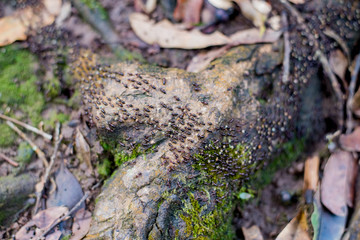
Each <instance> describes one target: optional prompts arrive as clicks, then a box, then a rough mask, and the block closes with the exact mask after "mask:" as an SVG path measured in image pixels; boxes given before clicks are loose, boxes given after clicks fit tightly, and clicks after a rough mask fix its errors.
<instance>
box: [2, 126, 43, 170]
mask: <svg viewBox="0 0 360 240" xmlns="http://www.w3.org/2000/svg"><path fill="white" fill-rule="evenodd" d="M6 124H7V125H9V127H11V128H12V129H13V130H14V131H15V132H16V133H17V134H19V136H20V137H22V138H23V139H24V140H25V141H27V142H28V143H29V144H30V146H31V148H32V149H33V150H34V152H35V153H36V154H37V155H38V157H39V158H40V159H41V161H42V162H43V164H44V167H48V166H49V163H48V162H47V160H46V157H45V154H44V152H43V151H41V150H40V148H39V147H38V146H36V145H35V143H33V141H31V140H30V139H29V138H28V137H27V136H26V135H25V134H24V133H23V132H22V131H21V130H20V129H19V128H17V127H16V126H15V125H14V124H13V123H12V122H10V121H9V120H7V121H6Z"/></svg>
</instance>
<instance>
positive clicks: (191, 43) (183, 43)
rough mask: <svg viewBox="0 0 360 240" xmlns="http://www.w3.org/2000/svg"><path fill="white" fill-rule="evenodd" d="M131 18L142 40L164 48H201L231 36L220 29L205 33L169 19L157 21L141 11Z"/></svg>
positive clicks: (223, 42)
mask: <svg viewBox="0 0 360 240" xmlns="http://www.w3.org/2000/svg"><path fill="white" fill-rule="evenodd" d="M129 19H130V25H131V28H132V29H133V30H134V32H135V34H136V35H137V36H138V37H139V38H140V39H141V40H143V41H144V42H146V43H147V44H158V45H159V46H160V47H163V48H182V49H201V48H206V47H209V46H218V45H224V44H227V43H228V42H229V38H228V37H226V36H225V35H224V34H222V33H220V32H218V31H216V32H214V33H212V34H203V33H201V32H200V31H199V30H197V29H194V30H192V31H186V30H182V29H179V28H177V27H176V25H174V24H172V23H171V22H169V21H168V20H162V21H160V22H158V23H155V22H154V21H153V20H150V19H149V17H148V16H146V15H144V14H141V13H132V14H131V15H130V17H129Z"/></svg>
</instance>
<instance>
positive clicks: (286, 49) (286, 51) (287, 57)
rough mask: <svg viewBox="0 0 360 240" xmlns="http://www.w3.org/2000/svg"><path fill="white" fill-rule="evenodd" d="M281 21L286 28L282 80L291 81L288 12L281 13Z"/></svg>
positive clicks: (284, 81)
mask: <svg viewBox="0 0 360 240" xmlns="http://www.w3.org/2000/svg"><path fill="white" fill-rule="evenodd" d="M281 21H282V25H283V28H285V30H284V60H283V68H284V69H283V75H282V82H283V83H287V82H288V81H289V72H290V52H291V48H290V41H289V32H288V21H287V15H286V12H285V11H284V12H282V13H281Z"/></svg>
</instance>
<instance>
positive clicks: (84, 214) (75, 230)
mask: <svg viewBox="0 0 360 240" xmlns="http://www.w3.org/2000/svg"><path fill="white" fill-rule="evenodd" d="M90 223H91V212H89V211H87V210H85V209H84V208H82V209H80V210H78V211H77V212H76V214H75V217H74V223H73V225H72V236H71V238H70V240H80V239H82V238H83V237H84V236H85V235H86V234H87V233H88V231H89V229H90Z"/></svg>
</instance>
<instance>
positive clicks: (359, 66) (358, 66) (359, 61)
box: [346, 54, 360, 134]
mask: <svg viewBox="0 0 360 240" xmlns="http://www.w3.org/2000/svg"><path fill="white" fill-rule="evenodd" d="M359 70H360V54H359V55H357V56H356V59H355V68H354V71H353V72H352V73H351V80H350V85H349V97H348V99H347V102H346V115H347V120H346V133H347V134H349V133H351V130H352V129H353V127H354V122H353V117H352V112H351V107H352V104H353V101H354V94H355V86H356V80H357V77H358V74H359Z"/></svg>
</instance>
